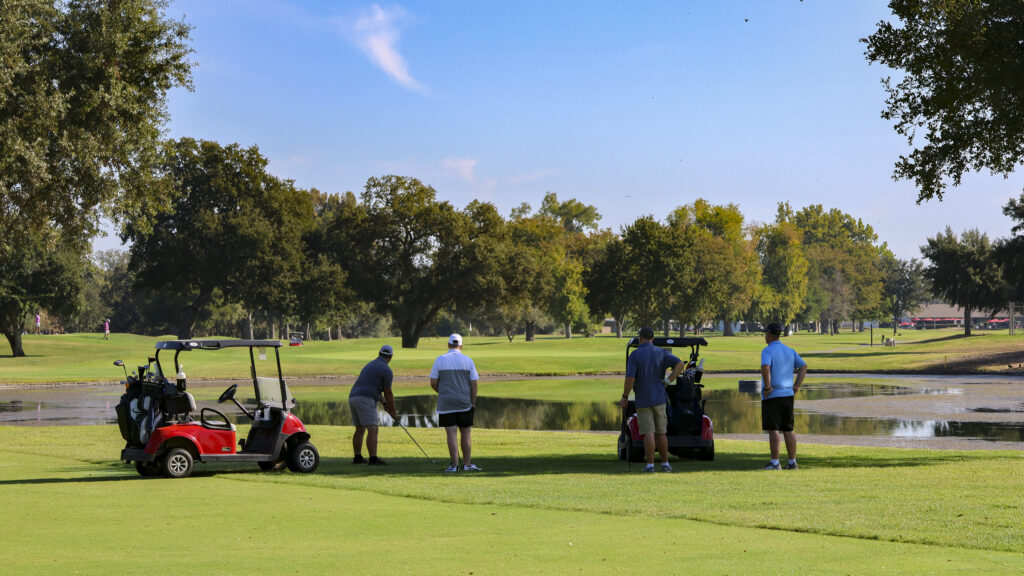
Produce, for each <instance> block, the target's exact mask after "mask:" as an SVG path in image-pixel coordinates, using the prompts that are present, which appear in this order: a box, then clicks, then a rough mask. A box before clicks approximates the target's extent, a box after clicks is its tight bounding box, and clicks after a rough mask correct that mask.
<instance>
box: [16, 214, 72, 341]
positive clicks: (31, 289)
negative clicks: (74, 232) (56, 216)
mask: <svg viewBox="0 0 1024 576" xmlns="http://www.w3.org/2000/svg"><path fill="white" fill-rule="evenodd" d="M6 243H7V244H8V246H9V249H8V250H4V251H3V252H0V332H3V335H4V336H5V337H6V338H7V342H8V343H9V344H10V346H11V354H12V355H13V356H14V357H19V356H24V355H25V349H24V347H23V346H22V340H21V335H22V333H23V332H24V331H25V322H26V320H27V318H28V317H29V316H31V315H34V314H36V313H37V312H38V311H39V310H40V309H46V310H48V311H50V312H51V313H53V314H59V315H67V314H73V313H74V312H75V311H76V310H77V309H78V304H79V294H80V293H81V290H82V282H83V279H84V277H85V273H84V270H83V268H84V266H85V255H84V254H83V253H82V252H83V248H82V246H81V245H80V244H77V243H75V242H72V241H69V240H68V239H67V238H64V237H62V236H60V235H59V234H57V233H56V232H55V231H54V230H52V229H47V228H35V229H21V230H18V231H17V234H15V235H14V236H13V237H11V238H8V239H6Z"/></svg>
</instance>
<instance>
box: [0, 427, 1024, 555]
mask: <svg viewBox="0 0 1024 576" xmlns="http://www.w3.org/2000/svg"><path fill="white" fill-rule="evenodd" d="M351 432H352V429H351V428H349V427H328V426H321V427H312V428H311V433H312V434H313V439H314V441H315V443H316V444H317V446H318V447H319V449H320V452H321V455H322V457H323V460H322V463H321V467H320V470H318V471H317V473H315V474H312V475H308V476H300V475H296V474H292V473H289V472H283V473H260V472H256V471H255V466H253V465H240V466H239V467H230V466H226V465H219V466H208V465H204V464H198V465H197V471H196V474H195V475H194V476H193V477H192V478H188V479H184V480H165V479H142V478H140V477H138V476H137V475H136V474H135V472H134V469H133V468H129V467H127V466H124V465H122V464H119V463H117V462H116V458H117V454H118V453H119V450H120V448H121V446H122V442H121V441H120V437H119V435H118V433H117V431H116V428H115V427H113V426H82V427H60V428H10V427H2V428H0V485H2V488H0V506H2V507H3V510H4V521H3V524H2V528H0V557H2V558H3V570H2V572H4V573H9V574H125V573H140V574H146V573H173V574H341V573H345V574H389V575H391V574H406V573H415V574H473V575H485V574H542V573H543V574H564V573H574V574H575V573H580V574H626V573H630V574H633V573H637V572H643V571H648V570H653V571H654V572H660V573H668V574H674V573H691V572H692V573H699V574H965V573H969V574H1020V573H1021V572H1022V571H1024V523H1022V522H1021V520H1020V519H1021V518H1022V517H1024V498H1022V497H1021V494H1022V493H1024V458H1022V457H1021V455H1020V454H1019V453H1016V452H969V453H967V452H944V451H914V450H897V449H877V448H872V449H864V448H847V447H832V446H816V445H804V446H802V454H801V458H800V463H801V469H800V470H798V471H795V472H763V471H760V470H757V469H756V468H757V467H758V466H759V465H760V464H762V463H763V461H764V459H765V456H764V453H765V451H766V449H767V447H766V446H764V445H762V444H761V443H749V442H727V441H720V442H719V443H718V447H717V448H718V459H717V460H716V461H715V462H711V463H698V462H691V461H677V462H676V463H675V466H676V473H675V474H660V473H659V474H653V475H641V474H639V473H637V472H636V467H634V472H633V473H632V474H630V473H627V472H626V464H625V463H624V462H621V461H618V460H615V459H614V458H613V456H612V452H613V448H612V445H613V442H614V437H613V436H610V435H605V434H575V433H557V432H548V433H543V432H536V433H535V432H512V431H494V430H476V431H474V440H475V442H474V448H475V458H474V461H475V462H476V463H478V464H479V465H481V466H483V467H484V468H485V472H483V473H480V474H478V475H472V474H469V475H467V474H464V473H463V474H457V475H446V474H444V473H442V472H441V471H440V470H441V467H442V466H440V465H432V464H430V463H429V462H427V461H426V460H425V459H424V458H423V456H422V455H421V454H420V453H419V451H418V450H417V449H416V447H415V446H414V445H413V444H412V443H411V442H410V441H409V439H408V438H407V437H406V436H405V434H404V433H403V432H402V431H401V430H400V429H396V428H387V429H382V430H381V437H382V438H381V448H382V451H381V452H382V456H384V457H385V458H387V459H388V461H389V466H387V467H383V468H370V467H367V466H352V465H351V464H349V462H348V459H349V457H350V454H349V452H350V448H349V438H350V436H351ZM411 432H412V433H413V434H414V435H415V436H416V438H417V439H418V440H419V442H420V443H421V444H422V445H423V447H424V449H426V450H427V451H428V452H429V453H430V454H431V455H432V456H433V457H434V458H436V459H439V460H443V459H444V458H442V457H441V456H442V452H443V451H444V448H443V440H442V433H441V432H440V431H438V430H424V429H413V430H411Z"/></svg>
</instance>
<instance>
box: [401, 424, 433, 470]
mask: <svg viewBox="0 0 1024 576" xmlns="http://www.w3.org/2000/svg"><path fill="white" fill-rule="evenodd" d="M395 422H398V425H399V426H401V427H402V430H405V433H406V434H408V435H409V439H410V440H412V443H413V444H415V445H416V447H417V448H419V449H420V452H423V456H424V457H426V459H427V460H430V463H431V464H437V461H436V460H434V459H433V458H431V457H430V456H427V451H426V450H424V449H423V446H420V443H419V442H417V441H416V439H415V438H413V437H412V433H410V432H409V429H408V428H406V427H405V425H404V424H402V422H401V420H395Z"/></svg>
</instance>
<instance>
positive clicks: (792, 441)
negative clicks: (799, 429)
mask: <svg viewBox="0 0 1024 576" xmlns="http://www.w3.org/2000/svg"><path fill="white" fill-rule="evenodd" d="M782 437H783V438H785V439H786V454H788V455H789V459H790V460H796V432H793V431H789V432H783V433H782ZM776 453H778V450H776Z"/></svg>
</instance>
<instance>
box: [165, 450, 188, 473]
mask: <svg viewBox="0 0 1024 576" xmlns="http://www.w3.org/2000/svg"><path fill="white" fill-rule="evenodd" d="M192 464H193V462H192V455H191V454H189V451H188V450H185V449H184V448H172V449H170V450H168V451H167V454H164V457H163V460H161V461H160V467H161V470H162V472H163V473H164V476H166V477H168V478H185V477H187V476H188V475H189V474H191V473H192Z"/></svg>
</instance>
